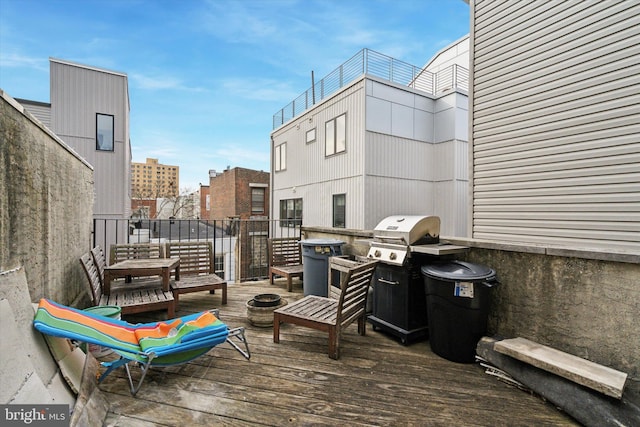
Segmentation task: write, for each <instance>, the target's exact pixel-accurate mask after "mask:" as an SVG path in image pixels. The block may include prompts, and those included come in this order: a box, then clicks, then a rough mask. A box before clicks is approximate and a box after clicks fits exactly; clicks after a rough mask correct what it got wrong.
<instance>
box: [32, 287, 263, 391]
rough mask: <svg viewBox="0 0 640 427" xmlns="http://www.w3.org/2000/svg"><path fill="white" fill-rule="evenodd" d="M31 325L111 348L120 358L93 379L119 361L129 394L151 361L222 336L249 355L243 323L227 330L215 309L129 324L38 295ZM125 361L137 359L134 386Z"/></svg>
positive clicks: (173, 358) (180, 357)
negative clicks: (138, 370) (137, 371)
mask: <svg viewBox="0 0 640 427" xmlns="http://www.w3.org/2000/svg"><path fill="white" fill-rule="evenodd" d="M33 325H34V327H35V328H36V329H37V330H38V331H40V332H42V333H43V334H46V335H53V336H56V337H62V338H68V339H70V340H73V341H81V342H85V343H88V344H97V345H101V346H104V347H108V348H111V349H112V350H113V351H114V352H116V353H117V354H118V355H120V359H118V360H115V361H113V362H102V365H103V366H104V367H106V368H107V370H106V371H105V372H104V374H102V376H101V377H100V379H99V380H98V382H102V381H103V380H104V379H105V377H106V376H107V375H109V374H110V373H111V372H112V371H113V370H114V369H116V368H118V367H120V366H123V365H124V367H125V369H126V371H127V376H128V377H129V386H130V389H131V394H132V395H133V396H135V394H136V393H137V392H138V390H139V389H140V387H141V386H142V382H143V381H144V378H145V376H146V374H147V371H148V370H149V368H150V367H151V366H170V365H178V364H182V363H186V362H188V361H190V360H192V359H195V358H196V357H198V356H201V355H203V354H205V353H207V352H208V351H209V350H210V349H211V348H213V347H215V346H216V345H218V344H220V343H222V342H225V341H226V342H228V343H229V344H230V345H231V346H232V347H233V348H235V349H236V350H237V351H238V352H240V354H242V355H243V356H244V357H245V358H246V359H247V360H248V359H249V358H250V357H251V354H250V352H249V345H248V343H247V341H246V339H245V336H244V328H242V327H240V328H234V329H229V328H228V327H227V325H226V324H225V323H223V322H222V321H221V320H220V319H218V318H217V310H214V311H204V312H201V313H194V314H190V315H188V316H183V317H178V318H175V319H172V320H167V321H161V322H152V323H140V324H131V323H128V322H125V321H122V320H116V319H112V318H109V317H104V316H100V315H97V314H92V313H90V312H85V311H82V310H77V309H75V308H72V307H67V306H64V305H61V304H58V303H55V302H53V301H50V300H47V299H44V298H43V299H41V300H40V304H39V306H38V311H37V313H36V316H35V318H34V320H33ZM232 338H235V340H232ZM236 341H237V342H239V343H241V344H242V345H243V347H244V348H241V347H240V346H239V345H238V344H237V343H236ZM129 362H136V363H138V364H139V366H140V369H141V371H142V377H141V378H140V380H139V381H138V383H137V384H136V385H134V382H133V379H132V377H131V372H130V370H129Z"/></svg>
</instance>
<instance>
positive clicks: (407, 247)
mask: <svg viewBox="0 0 640 427" xmlns="http://www.w3.org/2000/svg"><path fill="white" fill-rule="evenodd" d="M466 249H467V248H465V247H462V246H454V245H450V244H447V243H444V244H443V243H440V218H439V217H437V216H419V215H393V216H389V217H387V218H385V219H383V220H382V221H381V222H380V223H379V224H378V225H377V226H376V228H375V229H374V230H373V240H372V241H371V242H370V248H369V252H368V254H367V257H369V258H372V259H377V260H379V261H380V263H378V267H377V268H376V272H375V273H374V277H373V281H372V284H373V309H372V313H371V315H370V316H369V318H368V319H369V322H370V323H371V324H372V326H373V329H374V330H378V329H381V330H384V331H385V332H388V333H390V334H392V335H395V336H396V337H398V338H400V341H401V342H402V343H403V344H409V343H410V342H414V341H418V340H421V339H425V338H427V337H428V335H429V328H428V320H427V306H426V298H425V293H424V281H423V278H422V275H421V273H420V268H421V266H422V265H424V264H428V263H430V262H433V260H434V257H435V256H440V255H446V254H450V253H457V252H461V251H463V250H466Z"/></svg>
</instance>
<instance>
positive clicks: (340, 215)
mask: <svg viewBox="0 0 640 427" xmlns="http://www.w3.org/2000/svg"><path fill="white" fill-rule="evenodd" d="M346 199H347V196H346V195H345V194H334V195H333V226H334V227H336V228H345V204H346Z"/></svg>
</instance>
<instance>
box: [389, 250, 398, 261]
mask: <svg viewBox="0 0 640 427" xmlns="http://www.w3.org/2000/svg"><path fill="white" fill-rule="evenodd" d="M396 258H398V255H396V253H395V252H391V253H390V254H389V259H390V260H391V261H393V260H395V259H396Z"/></svg>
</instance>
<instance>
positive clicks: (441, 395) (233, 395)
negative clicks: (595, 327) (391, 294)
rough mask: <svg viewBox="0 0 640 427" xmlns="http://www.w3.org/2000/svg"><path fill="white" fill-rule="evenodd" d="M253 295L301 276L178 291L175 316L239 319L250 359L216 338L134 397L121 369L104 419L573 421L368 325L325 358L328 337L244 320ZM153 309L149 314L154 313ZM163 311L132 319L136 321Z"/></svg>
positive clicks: (119, 422) (473, 367)
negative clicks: (216, 314)
mask: <svg viewBox="0 0 640 427" xmlns="http://www.w3.org/2000/svg"><path fill="white" fill-rule="evenodd" d="M260 293H278V294H280V295H281V296H282V297H284V298H286V299H288V300H289V301H293V300H295V299H298V298H300V297H302V289H301V285H300V282H294V289H293V292H292V293H290V292H287V290H286V281H285V280H277V281H276V284H275V285H273V286H270V285H269V284H268V281H264V282H248V283H241V284H229V292H228V304H227V305H224V306H223V305H221V304H220V297H221V295H220V293H219V292H216V295H213V296H212V295H209V293H208V292H202V293H194V294H189V295H184V296H183V297H181V299H180V309H179V311H178V312H177V313H176V315H178V316H181V315H184V314H189V313H193V312H196V311H201V310H205V309H208V308H211V305H212V304H213V305H214V307H215V308H219V309H220V317H221V318H222V319H223V320H224V321H225V322H226V323H227V324H228V325H229V326H230V327H235V326H245V327H246V328H247V333H246V334H247V339H248V341H249V345H250V349H251V353H252V357H251V360H250V361H246V360H245V359H244V358H243V357H242V356H241V355H240V354H238V353H237V352H236V351H235V350H233V349H232V348H231V347H230V346H229V345H226V344H225V345H219V346H217V347H215V348H214V349H212V350H211V351H210V352H209V353H208V354H206V355H205V356H202V357H200V358H198V359H195V360H194V361H192V362H190V363H188V364H185V365H182V366H173V367H169V368H155V369H152V370H151V371H150V372H149V374H148V375H147V379H146V380H145V384H144V385H143V386H142V388H141V390H140V392H139V393H138V395H137V396H136V397H135V398H134V397H131V395H130V394H129V391H128V384H127V382H126V378H125V376H124V372H123V371H120V372H116V373H114V374H112V375H110V377H108V378H107V379H106V380H105V382H104V383H102V384H101V385H100V389H101V390H102V391H103V392H105V395H106V397H107V399H108V400H109V402H110V404H111V410H110V412H109V415H108V418H107V424H106V425H112V426H128V427H136V426H152V425H163V426H164V425H166V426H211V425H224V426H256V425H265V426H284V425H291V426H299V425H330V426H336V425H339V426H359V425H369V426H371V425H374V426H375V425H387V426H400V425H402V426H425V425H428V426H439V425H443V426H462V425H464V426H496V425H505V426H506V425H508V426H530V425H536V426H543V425H548V426H551V425H552V426H558V425H578V424H577V423H575V422H574V421H573V420H572V419H571V418H570V417H569V416H567V415H566V414H564V413H562V412H561V411H559V410H558V409H556V408H555V407H554V406H553V405H551V404H549V403H547V402H545V401H543V400H542V399H541V398H539V397H537V396H534V395H532V394H530V393H528V392H526V391H522V390H519V389H517V388H515V387H513V386H510V385H507V384H505V383H503V382H501V381H499V380H497V379H496V378H495V377H492V376H490V375H487V374H485V373H484V369H483V368H482V367H480V366H479V365H478V364H458V363H453V362H449V361H447V360H445V359H443V358H441V357H439V356H437V355H435V354H433V353H432V352H431V350H430V348H429V344H428V341H424V342H419V343H415V344H412V345H410V346H403V345H401V344H400V343H399V342H398V341H396V340H395V339H394V338H392V337H390V336H388V335H385V334H384V333H382V332H374V331H373V329H372V328H371V325H367V335H366V336H364V337H362V336H360V335H358V333H357V327H356V325H355V324H354V325H351V326H350V327H349V328H348V329H347V331H346V333H345V334H344V335H343V340H342V343H341V357H340V359H339V360H332V359H330V358H329V357H327V345H328V344H327V334H326V333H320V332H318V331H314V330H311V329H308V328H300V327H295V326H293V325H288V324H285V325H283V326H282V328H281V331H280V344H274V343H273V331H272V328H257V327H253V326H251V325H250V324H249V322H248V320H247V318H246V308H245V303H246V301H247V300H249V299H251V298H252V297H253V296H254V295H257V294H260ZM154 315H156V316H155V317H154ZM162 316H163V313H162V312H158V313H146V314H144V315H142V314H141V315H131V316H127V317H126V318H125V319H126V320H129V321H135V322H142V321H151V320H158V319H161V318H162Z"/></svg>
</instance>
